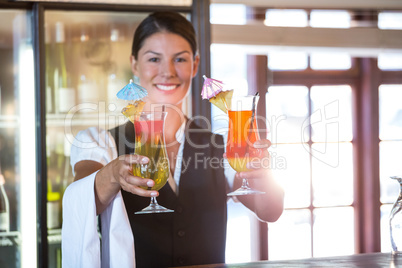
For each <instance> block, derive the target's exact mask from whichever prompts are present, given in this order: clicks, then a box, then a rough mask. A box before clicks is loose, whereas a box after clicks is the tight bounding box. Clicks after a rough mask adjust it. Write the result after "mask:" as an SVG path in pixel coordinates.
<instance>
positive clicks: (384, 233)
mask: <svg viewBox="0 0 402 268" xmlns="http://www.w3.org/2000/svg"><path fill="white" fill-rule="evenodd" d="M395 186H396V187H397V188H398V189H399V183H397V182H396V181H395ZM398 195H399V194H397V195H396V196H395V199H394V200H393V202H395V201H396V199H397V198H398ZM391 209H392V205H382V206H381V252H391V242H390V232H389V215H390V214H391Z"/></svg>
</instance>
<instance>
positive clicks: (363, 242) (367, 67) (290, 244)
mask: <svg viewBox="0 0 402 268" xmlns="http://www.w3.org/2000/svg"><path fill="white" fill-rule="evenodd" d="M248 9H251V8H250V7H248ZM226 12H228V10H226ZM222 14H223V13H222ZM250 14H251V15H252V14H254V16H255V17H254V18H255V20H254V21H253V26H255V25H257V24H258V25H262V23H263V24H264V25H262V26H261V27H267V28H264V30H261V31H260V33H264V32H266V33H274V34H278V38H283V40H282V39H280V41H281V42H275V41H272V44H271V43H269V44H267V45H264V44H261V43H258V44H257V43H256V44H254V43H251V42H247V40H241V39H236V40H240V41H239V44H234V42H233V40H234V38H231V39H230V38H229V39H230V40H229V41H230V42H228V44H225V43H224V42H222V39H219V44H218V43H215V44H214V43H213V44H212V46H211V67H212V74H211V75H212V77H213V78H216V79H221V80H223V81H224V82H228V81H230V82H229V83H230V84H231V87H233V88H235V89H236V90H238V89H240V91H242V92H243V90H244V89H245V88H248V86H247V85H252V86H256V85H255V84H256V83H257V84H258V83H259V82H258V81H251V82H250V81H248V80H249V79H250V77H252V76H250V77H248V71H249V70H250V68H251V67H250V66H247V64H248V61H247V57H248V56H250V55H259V56H260V55H261V56H263V57H265V56H266V57H267V68H266V69H264V68H260V69H259V68H257V69H255V70H254V71H255V72H258V73H259V74H260V76H259V77H261V76H266V80H267V84H268V86H267V87H266V88H265V84H264V87H261V85H262V84H263V83H260V84H258V86H260V87H261V88H262V89H261V88H259V89H258V91H259V92H260V93H263V94H264V95H265V101H266V103H265V104H266V107H265V108H266V109H265V110H266V116H267V126H268V128H269V139H270V140H271V142H272V146H271V148H270V152H271V156H272V159H273V168H274V172H275V174H276V178H277V180H278V181H279V182H280V183H281V184H282V185H283V187H284V189H285V211H284V213H283V215H282V216H281V218H280V219H279V220H278V221H277V222H275V223H269V224H268V238H267V240H268V247H267V251H268V253H267V255H268V258H269V259H271V260H273V259H295V258H305V257H319V256H333V255H348V254H354V253H357V252H371V251H380V250H381V251H389V250H390V247H389V232H388V215H389V211H390V208H391V205H392V204H393V202H395V199H396V197H397V195H398V191H399V187H398V185H397V183H396V182H395V181H392V180H391V179H390V178H389V177H390V176H392V175H400V174H402V169H401V168H400V167H399V166H400V165H399V164H398V162H397V159H396V158H395V155H396V154H397V153H398V152H399V151H400V150H402V138H401V137H402V135H401V134H402V133H401V132H402V110H401V109H399V107H400V106H401V105H399V106H398V101H399V100H400V99H402V98H401V97H402V96H401V94H402V65H401V62H402V59H400V58H401V55H402V54H401V50H400V49H383V48H380V47H378V48H373V49H372V50H369V49H363V50H361V49H359V48H360V47H359V48H355V49H349V48H345V47H342V46H339V47H336V48H333V47H328V46H327V44H328V43H327V41H328V40H327V39H331V38H330V37H331V36H329V35H325V32H324V31H328V32H330V33H335V32H336V33H339V32H341V31H344V32H345V33H355V32H356V31H354V30H355V29H356V28H359V29H363V27H367V28H373V29H377V16H376V15H373V14H377V11H372V10H365V11H362V12H361V13H356V12H354V11H352V10H318V9H314V8H312V9H311V10H307V9H306V10H303V9H265V10H264V8H254V11H252V12H250V13H249V14H247V15H248V17H250ZM261 14H265V18H261ZM401 14H402V13H401V12H388V11H381V12H379V13H378V30H381V29H384V30H387V32H389V31H388V30H398V29H402V27H401V26H400V25H401V22H402V20H401V18H402V17H401ZM258 20H259V21H258ZM355 26H359V27H355ZM212 27H213V25H212ZM282 27H283V28H285V27H288V28H287V29H284V30H283V31H286V33H292V34H294V35H292V38H293V39H292V38H289V39H287V36H280V35H279V34H280V33H281V32H282ZM313 28H314V31H315V32H314V33H320V34H322V35H316V36H312V38H311V40H312V41H311V42H310V40H306V39H305V38H301V40H302V41H301V45H300V46H296V45H295V44H294V43H293V42H294V40H296V39H297V38H299V37H300V36H303V34H305V33H309V32H311V31H308V29H313ZM329 28H336V29H329ZM217 29H219V30H220V31H222V29H223V28H222V27H220V28H218V27H217ZM230 30H232V31H233V29H230ZM364 30H365V29H364ZM364 30H362V31H360V33H361V32H363V31H364ZM234 32H235V31H234ZM357 32H359V31H357ZM381 33H385V31H382V32H381ZM398 33H399V32H398ZM236 34H237V32H236ZM240 34H241V33H239V35H240ZM245 34H246V35H247V33H245ZM297 35H300V36H297ZM345 36H346V35H345ZM247 37H249V36H248V35H247ZM353 38H354V37H353V36H351V39H353ZM391 39H392V38H390V40H388V39H386V40H385V41H384V42H387V41H390V42H391V41H392V40H391ZM253 40H254V42H259V40H258V39H253ZM264 40H267V42H271V39H270V38H267V39H264ZM352 41H353V40H352ZM303 42H304V43H303ZM314 42H315V43H314ZM295 43H297V42H295ZM334 43H336V42H335V41H334V40H333V43H332V45H333V46H334ZM240 44H242V45H240ZM384 44H385V43H384ZM252 46H254V49H253V48H251V47H252ZM335 46H336V45H335ZM362 48H365V46H364V44H363V45H362ZM259 56H258V57H259ZM399 59H400V60H399ZM256 80H257V79H256ZM240 81H241V82H240ZM265 90H266V91H265ZM261 95H262V94H261ZM375 96H377V97H378V100H377V97H375ZM367 97H369V98H367ZM372 101H374V103H373V102H372ZM377 101H378V103H376V102H377ZM377 104H378V106H377ZM377 108H378V109H377ZM212 109H214V108H212ZM218 113H219V112H218ZM220 115H221V116H224V115H223V114H220ZM213 124H215V125H218V123H216V122H213ZM362 125H363V126H364V128H362ZM373 128H374V131H373V132H374V137H372V136H370V135H371V133H369V132H370V131H368V130H367V129H373ZM375 128H376V129H375ZM377 131H378V132H379V136H378V143H377V142H376V140H375V138H376V137H377V134H376V132H377ZM355 134H357V135H355ZM377 146H378V147H377ZM367 148H368V149H367ZM372 149H376V150H372ZM367 150H370V151H371V152H373V153H372V154H373V155H366V154H365V153H366V152H367ZM377 150H378V152H377ZM377 157H378V158H379V162H378V163H377V162H376V159H377ZM367 163H369V164H367ZM367 165H370V167H367ZM371 165H372V166H373V168H372V169H371ZM367 169H369V171H368V172H369V176H370V178H369V181H367V179H368V178H366V177H364V176H365V175H367V171H366V170H367ZM377 170H379V171H380V172H379V174H377V173H376V171H377ZM373 182H376V183H377V182H378V185H379V188H378V187H376V186H373V185H377V184H375V183H373ZM356 185H357V186H358V187H356ZM361 185H363V186H365V187H361V188H360V187H359V186H361ZM367 188H369V190H370V191H371V192H370V193H364V190H363V189H367ZM380 191H381V194H380ZM372 193H374V195H373V197H374V198H377V197H378V199H379V200H378V201H380V205H378V203H377V202H376V200H374V201H373V202H372V204H370V205H369V206H368V205H367V204H365V203H364V201H365V200H366V199H367V198H371V194H372ZM377 194H378V195H377ZM362 196H363V198H362ZM361 199H363V201H361ZM362 207H365V209H364V210H366V211H367V210H368V209H369V210H371V209H372V210H374V211H375V213H372V214H373V215H377V212H378V215H379V216H380V217H381V219H380V218H379V217H376V218H375V219H373V218H370V215H367V214H364V212H363V213H362V210H363V209H362ZM232 208H233V209H234V210H235V211H237V209H240V206H239V208H234V207H232ZM243 213H246V212H243ZM242 215H244V214H242ZM243 220H244V218H243ZM367 220H370V221H377V220H378V222H375V223H373V224H370V225H372V226H373V227H369V228H372V229H368V227H367V224H365V221H366V222H367ZM233 222H235V220H233V221H232V222H231V223H229V224H232V223H233ZM239 222H240V221H239ZM252 222H253V217H252V216H250V219H249V221H247V224H246V225H243V226H244V228H246V229H248V230H250V233H249V234H250V237H251V240H244V241H243V240H242V239H244V238H239V239H238V240H236V241H237V242H235V243H236V245H237V246H236V248H230V247H228V248H227V251H230V254H227V262H229V263H230V262H239V259H238V258H237V259H236V258H232V257H231V256H237V255H238V254H241V253H242V254H243V253H244V252H248V251H249V250H252V249H253V247H255V244H256V243H258V241H257V242H256V241H254V242H253V239H254V238H255V237H254V235H255V233H253V230H252V228H253V226H254V225H253V223H252ZM236 228H239V226H237V227H236ZM229 229H230V228H229ZM229 229H228V230H229ZM232 230H234V229H232ZM355 230H364V231H365V232H364V233H365V234H367V233H369V234H372V237H370V238H369V239H368V240H370V241H368V240H367V238H366V237H365V236H366V235H362V234H361V233H356V231H355ZM380 231H381V238H380V239H377V236H376V234H378V233H379V232H380ZM231 235H233V234H232V233H230V232H228V241H229V239H230V237H231ZM257 235H258V234H257ZM257 240H260V241H261V240H263V239H262V238H261V237H259V239H257ZM231 241H232V242H233V241H234V240H231ZM250 241H251V242H250ZM373 241H374V242H373ZM242 243H243V245H242V246H239V244H242ZM260 246H262V245H260ZM260 249H261V248H260ZM232 250H234V252H237V254H236V253H233V251H232ZM257 257H258V256H257ZM246 258H250V259H246V260H245V259H242V260H241V261H247V260H255V259H253V255H252V254H248V255H247V257H246Z"/></svg>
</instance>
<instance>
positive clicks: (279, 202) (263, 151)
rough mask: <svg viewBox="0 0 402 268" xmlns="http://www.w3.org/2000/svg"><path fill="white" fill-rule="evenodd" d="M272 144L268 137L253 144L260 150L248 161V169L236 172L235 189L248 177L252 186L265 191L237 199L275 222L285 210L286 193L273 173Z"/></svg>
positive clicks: (260, 215)
mask: <svg viewBox="0 0 402 268" xmlns="http://www.w3.org/2000/svg"><path fill="white" fill-rule="evenodd" d="M270 146H271V142H270V141H269V140H268V139H262V140H259V141H256V142H255V143H254V144H253V149H257V150H259V152H258V154H253V155H254V156H253V157H252V159H251V161H250V162H249V163H247V169H248V170H247V171H241V172H237V173H236V175H235V180H234V183H233V189H237V188H239V187H240V186H241V184H242V180H243V179H248V182H249V185H250V187H251V188H253V189H256V190H259V191H262V192H265V194H261V195H244V196H237V199H238V200H239V201H240V202H242V203H243V204H244V205H245V206H246V207H248V208H249V209H250V210H252V211H254V212H255V213H256V214H257V216H258V217H259V218H260V219H261V220H263V221H269V222H273V221H276V220H277V219H278V218H279V216H280V215H281V214H282V212H283V196H284V193H283V189H282V187H281V186H279V185H278V183H277V182H276V181H275V179H274V176H273V174H272V163H271V156H270V154H269V152H268V148H269V147H270ZM224 157H226V155H225V154H224Z"/></svg>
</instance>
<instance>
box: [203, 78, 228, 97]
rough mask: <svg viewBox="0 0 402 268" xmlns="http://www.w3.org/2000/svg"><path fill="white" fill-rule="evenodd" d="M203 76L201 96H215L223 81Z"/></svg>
mask: <svg viewBox="0 0 402 268" xmlns="http://www.w3.org/2000/svg"><path fill="white" fill-rule="evenodd" d="M203 77H204V85H203V86H202V91H201V96H202V98H203V99H210V98H212V97H215V96H216V95H217V94H218V93H220V92H221V91H222V89H223V82H222V81H219V80H216V79H212V78H208V77H206V76H205V75H204V76H203Z"/></svg>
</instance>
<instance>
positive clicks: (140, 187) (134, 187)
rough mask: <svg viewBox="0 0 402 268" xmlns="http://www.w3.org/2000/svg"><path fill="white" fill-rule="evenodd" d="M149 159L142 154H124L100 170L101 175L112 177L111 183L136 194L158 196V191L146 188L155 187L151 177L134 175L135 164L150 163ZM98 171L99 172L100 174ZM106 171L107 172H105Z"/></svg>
mask: <svg viewBox="0 0 402 268" xmlns="http://www.w3.org/2000/svg"><path fill="white" fill-rule="evenodd" d="M148 163H149V159H148V158H147V157H145V156H141V155H122V156H119V157H118V158H116V159H115V160H113V161H112V162H110V163H109V164H108V165H106V166H105V167H104V168H103V169H101V170H100V171H99V173H102V174H101V176H104V175H106V176H108V177H110V183H111V184H114V185H116V186H117V185H118V186H119V188H121V189H123V190H125V191H127V192H130V193H132V194H135V195H139V196H144V197H151V196H158V191H150V190H146V189H144V188H148V187H153V186H154V184H155V182H154V181H153V180H151V179H149V178H141V177H137V176H134V175H133V173H132V165H133V164H141V165H143V164H148ZM99 173H98V174H99ZM103 173H105V174H103Z"/></svg>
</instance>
